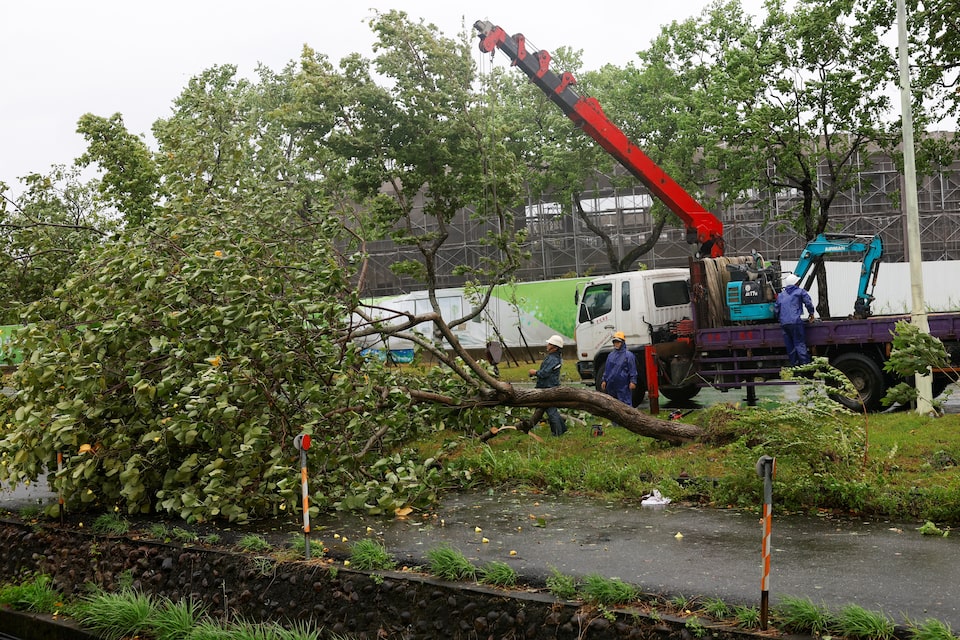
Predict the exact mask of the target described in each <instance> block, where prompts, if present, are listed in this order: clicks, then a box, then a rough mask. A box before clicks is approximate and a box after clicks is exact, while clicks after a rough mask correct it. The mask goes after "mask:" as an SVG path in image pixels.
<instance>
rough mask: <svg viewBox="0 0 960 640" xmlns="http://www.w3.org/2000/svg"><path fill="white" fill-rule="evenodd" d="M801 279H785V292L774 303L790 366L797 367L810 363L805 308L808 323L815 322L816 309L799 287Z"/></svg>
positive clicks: (807, 294) (788, 277) (790, 276)
mask: <svg viewBox="0 0 960 640" xmlns="http://www.w3.org/2000/svg"><path fill="white" fill-rule="evenodd" d="M799 282H800V278H798V277H797V276H796V275H795V274H793V273H791V274H789V275H788V276H787V277H786V278H784V279H783V291H781V292H780V294H779V295H778V296H777V301H776V303H774V306H773V308H774V312H775V313H776V315H777V320H779V321H780V328H781V329H783V344H784V345H785V346H786V348H787V357H788V358H789V359H790V366H791V367H796V366H798V365H801V364H807V363H809V362H810V360H811V358H810V350H809V349H807V335H806V331H805V330H804V328H803V320H802V319H801V318H800V316H801V315H802V314H803V308H804V307H806V308H807V313H808V314H809V317H808V318H807V320H808V321H810V322H813V320H814V316H813V312H814V308H813V300H811V299H810V294H809V293H807V292H806V290H804V289H803V287H801V286H799V284H798V283H799Z"/></svg>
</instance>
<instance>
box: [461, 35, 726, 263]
mask: <svg viewBox="0 0 960 640" xmlns="http://www.w3.org/2000/svg"><path fill="white" fill-rule="evenodd" d="M473 26H474V28H475V29H476V30H477V32H479V34H480V50H481V51H483V52H485V53H492V52H493V51H494V49H500V51H502V52H503V53H505V54H506V55H507V57H508V58H510V60H511V62H512V63H513V65H514V66H516V67H519V68H520V70H521V71H523V72H524V73H525V74H527V77H529V78H530V80H531V81H533V83H534V84H535V85H537V86H538V87H539V88H540V89H541V90H542V91H543V92H544V93H545V94H546V95H547V97H549V98H550V100H551V101H552V102H553V103H554V104H556V105H557V106H558V107H560V110H561V111H563V112H564V113H565V114H566V116H567V117H568V118H570V119H571V120H573V122H574V124H576V125H577V126H578V127H580V128H581V129H583V131H584V132H586V133H587V135H589V136H590V137H591V138H593V139H594V140H595V141H596V142H597V143H598V144H599V145H600V146H601V147H603V149H604V150H605V151H606V152H607V153H609V154H610V155H612V156H613V157H614V158H616V159H617V161H618V162H620V164H622V165H623V166H624V167H625V168H626V169H627V170H628V171H629V172H630V173H631V174H633V175H634V176H635V177H636V178H638V179H639V180H640V181H641V182H643V184H644V185H646V187H647V188H648V189H649V190H650V192H651V193H653V195H655V196H656V197H657V198H659V199H660V200H661V201H662V202H663V203H664V204H665V205H667V207H668V208H669V209H670V210H671V211H673V213H675V214H676V215H677V216H678V217H679V218H680V219H681V220H682V221H683V223H684V226H685V227H686V230H687V242H688V243H691V244H694V243H699V244H700V250H699V252H698V253H699V255H700V257H713V258H717V257H720V256H722V255H723V252H724V245H723V223H722V222H720V220H719V219H718V218H717V217H716V216H715V215H713V214H712V213H710V212H709V211H707V210H706V209H705V208H704V207H703V205H701V204H700V203H699V202H697V201H696V200H695V199H694V198H693V196H691V195H690V194H689V193H687V192H686V191H685V190H684V189H683V188H682V187H681V186H680V185H678V184H677V183H676V182H675V181H674V180H673V178H671V177H670V176H669V175H667V174H666V172H665V171H664V170H663V169H661V168H660V167H659V166H658V165H657V163H655V162H654V161H653V160H651V159H650V157H649V156H647V154H645V153H644V152H643V151H641V150H640V148H639V147H637V146H636V145H635V144H633V143H632V142H630V140H629V139H628V138H627V136H626V134H624V133H623V131H621V130H620V128H619V127H617V126H616V125H615V124H613V122H611V121H610V119H609V118H607V116H606V114H605V113H604V112H603V109H602V108H601V107H600V103H599V102H597V100H596V99H595V98H585V97H583V96H581V95H579V94H578V93H577V92H576V91H574V89H573V87H574V85H575V84H576V83H577V81H576V79H575V78H574V77H573V75H572V74H570V73H563V74H561V75H557V74H556V73H555V72H553V71H552V70H551V69H550V54H549V53H548V52H547V51H527V49H526V40H525V39H524V37H523V35H522V34H517V35H514V36H509V35H507V33H506V32H505V31H504V30H503V29H501V28H500V27H498V26H495V25H493V24H491V23H490V22H487V21H486V20H478V21H477V22H476V23H475V24H474V25H473Z"/></svg>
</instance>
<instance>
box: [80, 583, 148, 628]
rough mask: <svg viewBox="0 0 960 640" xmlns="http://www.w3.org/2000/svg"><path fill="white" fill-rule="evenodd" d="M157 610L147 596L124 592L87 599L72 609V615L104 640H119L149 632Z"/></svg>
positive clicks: (97, 595) (102, 594)
mask: <svg viewBox="0 0 960 640" xmlns="http://www.w3.org/2000/svg"><path fill="white" fill-rule="evenodd" d="M156 610H157V608H156V605H155V604H154V602H153V600H152V599H151V598H150V596H147V595H144V594H142V593H139V592H136V591H123V592H120V593H97V594H94V595H92V596H88V597H87V598H86V599H85V600H84V601H82V602H81V603H79V604H78V605H77V606H76V607H75V609H74V610H73V615H74V617H75V618H76V619H77V622H79V623H80V624H81V625H83V626H84V627H86V628H88V629H90V630H92V631H94V632H95V633H96V634H97V635H99V636H100V637H101V638H104V640H121V638H127V637H133V636H135V635H137V634H140V633H144V632H146V631H149V629H150V620H151V619H152V618H153V617H154V616H155V615H156Z"/></svg>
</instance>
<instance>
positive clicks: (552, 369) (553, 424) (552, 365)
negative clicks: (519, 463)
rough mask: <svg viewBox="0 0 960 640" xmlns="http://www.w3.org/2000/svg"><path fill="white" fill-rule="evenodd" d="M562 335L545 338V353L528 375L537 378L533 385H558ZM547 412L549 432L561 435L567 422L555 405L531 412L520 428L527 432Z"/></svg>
mask: <svg viewBox="0 0 960 640" xmlns="http://www.w3.org/2000/svg"><path fill="white" fill-rule="evenodd" d="M562 354H563V337H562V336H558V335H552V336H550V337H549V338H547V355H546V357H545V358H544V359H543V362H541V363H540V368H539V369H530V377H531V378H536V379H537V384H536V385H535V387H536V388H537V389H552V388H553V387H559V386H560V369H561V367H563V356H562ZM544 413H546V414H547V422H548V423H549V424H550V433H552V434H553V435H555V436H562V435H563V434H564V433H566V432H567V423H566V421H565V420H564V419H563V416H561V415H560V410H559V409H557V408H556V407H546V408H539V409H537V410H536V411H534V412H533V418H531V419H530V420H524V421H523V422H522V423H521V428H522V429H523V431H524V432H526V433H529V432H530V430H531V429H533V428H534V427H535V426H537V425H538V424H539V423H540V420H542V419H543V414H544Z"/></svg>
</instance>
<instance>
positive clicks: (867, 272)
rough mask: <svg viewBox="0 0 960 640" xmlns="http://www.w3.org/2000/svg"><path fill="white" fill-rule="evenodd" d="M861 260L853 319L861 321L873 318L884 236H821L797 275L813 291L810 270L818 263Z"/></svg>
mask: <svg viewBox="0 0 960 640" xmlns="http://www.w3.org/2000/svg"><path fill="white" fill-rule="evenodd" d="M848 256H858V257H860V281H859V284H858V285H857V299H856V301H855V302H854V304H853V315H854V317H857V318H867V317H869V316H870V314H871V311H870V303H872V302H873V299H874V296H873V290H874V288H875V287H876V286H877V275H878V274H879V271H880V260H881V259H882V258H883V241H882V240H880V236H857V235H849V234H832V233H821V234H820V235H818V236H817V237H816V238H814V239H813V240H811V241H810V242H808V243H807V246H806V247H804V249H803V253H801V254H800V259H799V260H798V261H797V266H796V267H795V268H794V270H793V273H794V274H795V275H796V276H797V277H798V278H800V281H801V284H803V285H804V286H805V288H809V284H810V283H809V282H804V279H805V278H806V277H807V275H810V279H812V278H813V276H812V274H810V267H812V266H813V265H814V264H815V263H818V262H823V261H824V260H832V259H833V258H839V257H848Z"/></svg>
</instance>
